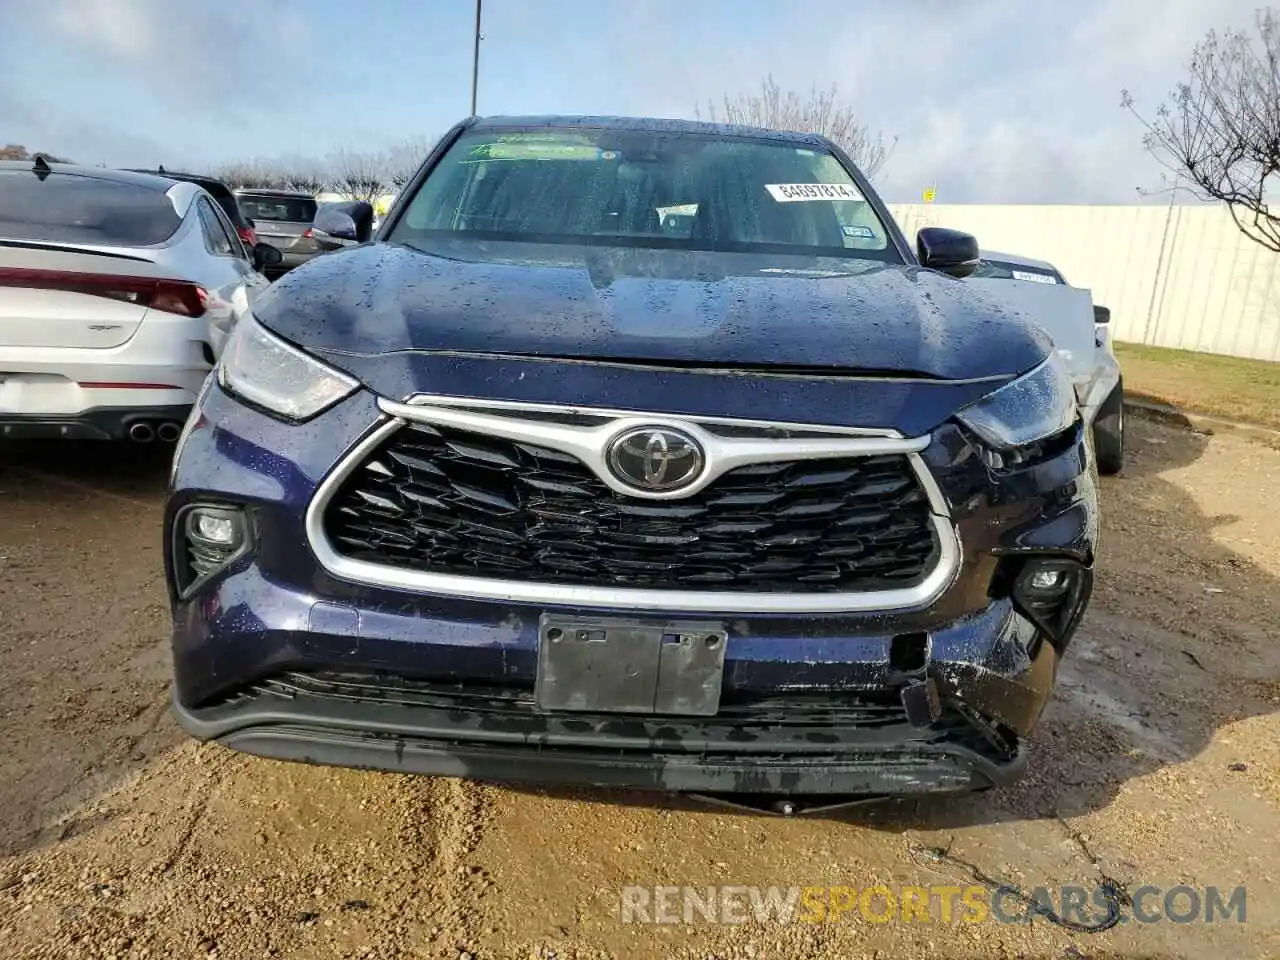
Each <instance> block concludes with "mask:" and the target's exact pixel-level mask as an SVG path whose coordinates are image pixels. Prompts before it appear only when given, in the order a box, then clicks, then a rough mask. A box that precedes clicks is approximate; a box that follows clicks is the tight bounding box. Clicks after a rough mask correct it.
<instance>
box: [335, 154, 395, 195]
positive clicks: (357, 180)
mask: <svg viewBox="0 0 1280 960" xmlns="http://www.w3.org/2000/svg"><path fill="white" fill-rule="evenodd" d="M328 166H329V170H330V172H331V177H332V180H331V182H332V184H333V188H334V190H336V191H337V192H338V193H341V194H343V195H345V196H348V197H350V198H351V199H352V200H364V201H365V202H367V203H373V201H374V200H376V199H377V198H378V195H379V194H381V193H383V192H385V190H386V188H387V183H386V177H385V174H384V163H383V159H382V157H381V156H379V155H378V154H377V153H370V152H367V151H363V150H349V149H344V150H338V151H336V152H334V153H332V154H330V156H329V163H328Z"/></svg>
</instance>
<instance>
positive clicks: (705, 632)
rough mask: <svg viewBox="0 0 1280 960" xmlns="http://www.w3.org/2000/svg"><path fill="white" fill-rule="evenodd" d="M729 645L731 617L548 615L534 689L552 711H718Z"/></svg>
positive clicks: (539, 700)
mask: <svg viewBox="0 0 1280 960" xmlns="http://www.w3.org/2000/svg"><path fill="white" fill-rule="evenodd" d="M726 646H728V631H727V630H726V629H725V626H724V624H723V623H716V622H710V621H705V622H704V621H674V622H673V621H660V620H635V619H628V618H623V617H560V616H556V615H552V614H543V615H542V617H541V618H540V620H539V624H538V675H537V682H536V685H535V694H534V695H535V697H536V700H537V704H538V708H539V709H540V710H546V711H578V712H587V713H635V714H668V715H677V716H681V715H683V716H713V715H714V714H715V713H716V712H717V711H718V710H719V709H720V689H721V685H722V681H723V678H724V655H725V647H726Z"/></svg>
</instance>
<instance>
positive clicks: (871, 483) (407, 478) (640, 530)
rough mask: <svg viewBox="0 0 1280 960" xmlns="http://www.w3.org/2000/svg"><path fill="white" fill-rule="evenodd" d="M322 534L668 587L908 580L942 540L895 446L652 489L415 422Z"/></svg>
mask: <svg viewBox="0 0 1280 960" xmlns="http://www.w3.org/2000/svg"><path fill="white" fill-rule="evenodd" d="M325 531H326V535H327V537H328V539H329V541H330V543H331V544H332V546H333V548H334V550H335V551H337V552H338V553H339V554H340V555H342V556H345V557H349V558H351V559H354V560H361V561H366V562H371V563H377V564H382V565H386V566H390V567H395V568H400V569H406V570H416V571H423V572H429V573H443V574H454V575H462V576H471V577H484V578H491V579H499V580H520V581H525V582H533V583H545V584H563V585H584V586H598V587H618V588H647V589H655V588H656V589H666V590H672V591H679V590H719V591H741V592H761V593H768V592H791V593H797V592H800V593H804V592H808V593H822V592H856V591H873V590H886V589H899V588H907V587H912V586H915V585H917V584H919V583H920V582H921V581H923V580H924V579H925V577H926V576H927V575H928V573H929V572H930V571H931V570H932V569H933V567H934V566H935V564H936V562H937V556H938V549H939V545H938V543H937V541H936V536H935V533H934V528H933V524H932V522H931V518H930V508H929V502H928V498H927V496H926V494H925V492H924V490H923V489H922V488H921V486H920V482H919V479H918V478H917V476H916V474H915V471H914V469H913V468H912V465H911V462H910V461H909V459H908V458H907V457H906V456H904V455H901V454H891V455H881V456H862V457H838V458H827V459H818V460H790V461H777V462H770V463H763V464H753V465H751V466H746V467H739V468H737V469H734V470H731V471H729V472H728V473H726V474H725V475H724V476H722V477H720V478H719V479H717V480H716V481H715V482H714V483H712V484H711V485H710V486H709V487H707V488H706V489H704V490H702V491H700V492H698V493H696V494H694V495H692V496H690V497H686V498H683V499H677V500H666V501H655V500H645V499H639V498H632V497H627V496H624V495H622V494H619V493H616V492H614V491H613V490H611V489H610V488H609V487H608V486H606V485H605V484H604V483H603V482H602V481H601V480H600V479H599V478H598V477H596V476H595V474H594V473H592V472H591V470H590V469H589V468H588V467H587V466H586V465H585V464H584V463H582V462H581V461H579V460H578V459H577V458H575V457H573V456H571V455H569V454H566V453H563V452H560V451H558V450H553V449H549V448H546V447H541V446H537V445H534V444H529V443H520V442H515V441H509V440H504V439H498V438H495V437H491V436H487V435H484V434H478V433H472V432H469V431H465V430H460V429H456V428H453V427H446V426H431V425H427V424H417V423H415V424H409V425H406V426H405V427H403V428H401V429H399V430H397V431H396V432H394V433H392V434H391V435H390V436H389V437H388V438H387V439H386V440H385V441H384V442H383V443H382V444H381V445H379V446H378V447H377V448H375V449H374V450H373V451H372V453H371V454H370V455H369V456H368V457H367V458H366V459H365V460H364V462H363V463H361V464H359V465H358V466H357V467H356V469H355V470H354V471H353V472H352V473H351V475H350V476H349V477H347V478H346V480H345V481H344V482H343V483H342V485H341V487H340V489H339V490H338V491H337V493H336V494H335V496H334V497H333V499H332V500H331V501H330V503H329V505H328V508H327V510H326V513H325Z"/></svg>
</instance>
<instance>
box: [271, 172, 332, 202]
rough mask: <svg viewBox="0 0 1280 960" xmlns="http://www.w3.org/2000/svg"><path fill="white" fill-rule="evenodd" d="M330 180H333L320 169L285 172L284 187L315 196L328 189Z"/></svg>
mask: <svg viewBox="0 0 1280 960" xmlns="http://www.w3.org/2000/svg"><path fill="white" fill-rule="evenodd" d="M330 180H331V178H330V177H329V176H328V175H327V174H326V173H325V172H323V171H321V170H320V169H315V170H298V169H293V170H287V171H285V174H284V178H283V186H284V188H285V189H286V190H300V191H301V192H303V193H309V194H311V195H312V196H315V195H316V194H318V193H321V192H322V191H324V190H327V189H328V187H329V183H330Z"/></svg>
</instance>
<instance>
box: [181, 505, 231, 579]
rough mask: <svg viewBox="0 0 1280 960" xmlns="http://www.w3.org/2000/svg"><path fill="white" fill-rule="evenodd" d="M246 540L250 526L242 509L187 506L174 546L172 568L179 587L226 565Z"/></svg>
mask: <svg viewBox="0 0 1280 960" xmlns="http://www.w3.org/2000/svg"><path fill="white" fill-rule="evenodd" d="M248 540H249V526H248V523H247V522H246V519H245V515H244V513H243V512H242V511H240V510H238V509H235V508H233V507H213V506H208V507H205V506H198V507H192V508H191V509H189V510H188V511H187V512H186V514H185V516H184V517H183V519H182V526H181V539H180V540H179V542H178V543H176V544H175V545H174V546H175V549H176V550H177V556H176V557H175V563H174V567H175V569H176V570H177V571H178V573H179V576H180V578H181V583H182V589H183V590H186V589H188V588H190V587H191V586H192V585H194V584H195V583H196V582H197V581H199V580H201V579H203V578H204V577H206V576H208V575H209V574H211V573H213V572H214V571H216V570H219V569H221V568H222V567H225V566H226V565H227V564H228V563H230V562H231V561H232V560H234V559H235V558H236V557H237V556H239V555H240V553H241V552H242V550H243V549H244V547H245V546H246V545H247V543H248Z"/></svg>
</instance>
